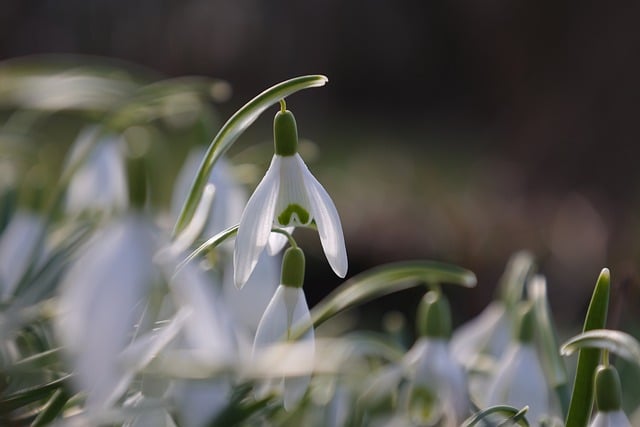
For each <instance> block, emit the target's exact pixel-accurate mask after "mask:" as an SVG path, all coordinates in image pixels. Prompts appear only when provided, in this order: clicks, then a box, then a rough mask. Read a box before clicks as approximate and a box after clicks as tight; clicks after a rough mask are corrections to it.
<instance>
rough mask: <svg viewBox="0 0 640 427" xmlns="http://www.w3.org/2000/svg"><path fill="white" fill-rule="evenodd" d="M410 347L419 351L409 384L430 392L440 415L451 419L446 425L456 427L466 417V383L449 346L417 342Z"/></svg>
mask: <svg viewBox="0 0 640 427" xmlns="http://www.w3.org/2000/svg"><path fill="white" fill-rule="evenodd" d="M414 347H417V348H419V349H420V351H419V355H420V358H419V359H418V360H417V361H416V363H415V365H414V366H415V371H414V374H413V375H414V376H413V384H414V385H417V386H421V387H424V388H426V389H428V390H431V391H432V392H434V394H435V395H437V396H438V398H439V399H440V404H441V405H442V410H443V413H445V414H447V415H451V416H452V419H449V421H450V424H452V425H460V424H461V423H462V421H463V420H464V419H465V418H466V417H467V416H468V412H469V398H468V396H467V381H466V376H465V374H464V371H463V369H462V366H460V365H458V363H457V362H456V361H455V360H454V359H453V357H452V355H451V353H450V351H449V343H448V342H447V341H445V340H442V339H428V338H420V339H419V340H418V341H417V342H416V344H415V345H414Z"/></svg>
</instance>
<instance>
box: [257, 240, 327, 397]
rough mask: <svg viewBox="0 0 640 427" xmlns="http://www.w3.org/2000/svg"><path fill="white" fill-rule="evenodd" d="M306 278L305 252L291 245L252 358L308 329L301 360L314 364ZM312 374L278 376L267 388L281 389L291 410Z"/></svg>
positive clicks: (302, 341) (299, 343)
mask: <svg viewBox="0 0 640 427" xmlns="http://www.w3.org/2000/svg"><path fill="white" fill-rule="evenodd" d="M303 281H304V253H303V252H302V250H301V249H300V248H297V247H296V248H289V249H287V251H286V252H285V254H284V257H283V261H282V276H281V279H280V285H279V286H278V288H277V289H276V292H275V294H274V295H273V298H272V299H271V302H270V303H269V306H268V307H267V309H266V310H265V312H264V315H263V316H262V319H261V320H260V324H259V325H258V330H257V331H256V336H255V339H254V342H253V357H254V358H259V357H260V355H261V352H263V351H265V350H267V349H268V348H269V347H270V346H273V345H277V344H278V343H282V342H286V341H290V340H293V339H294V338H295V337H292V333H293V331H295V330H297V328H299V327H300V328H307V327H308V329H307V330H306V332H305V333H304V334H303V335H302V336H301V337H300V339H299V340H298V341H297V343H296V345H297V346H298V350H299V352H300V357H301V358H303V359H304V360H300V362H305V363H307V364H308V363H311V361H312V360H313V358H314V355H315V335H314V332H313V328H312V327H310V325H311V314H310V312H309V306H308V305H307V301H306V299H305V296H304V291H303V290H302V283H303ZM310 379H311V378H310V375H309V374H306V375H300V376H295V377H294V376H290V377H286V378H277V379H273V380H272V381H270V382H269V384H267V385H266V386H265V387H263V392H264V391H269V390H272V389H274V388H275V389H281V391H282V393H283V397H284V407H285V409H286V410H290V409H292V408H293V407H295V405H297V403H298V402H299V401H300V400H301V399H302V397H303V395H304V393H305V391H306V390H307V387H308V386H309V382H310Z"/></svg>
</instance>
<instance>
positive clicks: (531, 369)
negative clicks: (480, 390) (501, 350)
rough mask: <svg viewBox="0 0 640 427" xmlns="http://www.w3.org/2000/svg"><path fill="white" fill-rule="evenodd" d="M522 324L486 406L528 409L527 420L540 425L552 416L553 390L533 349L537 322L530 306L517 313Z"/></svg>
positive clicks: (505, 356) (490, 385)
mask: <svg viewBox="0 0 640 427" xmlns="http://www.w3.org/2000/svg"><path fill="white" fill-rule="evenodd" d="M518 315H519V317H518V319H519V324H518V327H517V328H516V333H515V335H514V342H512V343H511V345H510V346H509V348H508V349H507V352H506V353H505V354H504V356H503V357H502V358H501V359H500V362H499V364H498V370H497V371H496V373H495V374H494V376H493V378H492V379H491V381H490V384H489V387H488V391H487V398H486V402H485V405H486V406H493V405H511V406H513V407H516V408H522V407H524V406H527V405H528V406H529V411H528V412H527V418H528V419H529V420H530V421H532V422H533V423H535V424H538V423H539V422H540V421H541V420H542V419H543V418H544V417H548V416H550V415H551V414H550V410H551V407H550V399H551V396H550V387H549V385H548V383H547V380H546V378H545V375H544V371H543V369H542V365H541V363H540V359H539V357H538V354H537V352H536V348H535V346H534V333H535V320H534V313H533V309H532V307H531V305H530V304H527V303H524V304H523V305H522V306H521V307H520V312H519V313H518Z"/></svg>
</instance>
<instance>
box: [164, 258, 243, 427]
mask: <svg viewBox="0 0 640 427" xmlns="http://www.w3.org/2000/svg"><path fill="white" fill-rule="evenodd" d="M170 288H171V293H172V295H173V298H174V299H175V302H176V306H177V307H178V309H179V310H185V311H187V313H188V314H187V318H186V322H185V325H184V327H183V330H182V334H181V336H180V337H179V339H178V340H177V342H176V343H175V345H174V346H173V350H178V351H180V350H185V351H186V354H188V359H185V361H187V363H190V364H192V365H195V366H200V367H203V368H205V369H206V368H207V367H209V368H210V369H207V370H208V371H209V372H217V373H218V374H217V375H215V376H212V377H210V378H203V379H184V380H175V381H174V382H173V384H172V385H171V387H170V389H169V392H168V397H169V398H170V399H171V400H172V401H173V402H174V403H175V407H176V409H177V413H178V417H179V418H178V419H179V421H180V422H179V424H180V425H181V426H186V427H205V426H208V425H210V423H211V421H212V420H213V419H214V418H215V417H216V416H217V415H218V414H219V413H220V411H222V409H224V408H225V406H226V405H227V404H228V403H229V400H230V397H231V392H232V381H231V377H230V376H229V375H227V372H230V371H232V370H233V368H234V365H235V364H236V363H240V362H241V361H242V360H243V356H242V354H239V351H238V346H237V342H236V338H237V334H242V331H240V330H238V328H237V327H236V326H235V324H234V321H233V319H232V318H231V316H230V313H229V311H228V307H227V306H226V305H225V303H224V300H223V299H222V296H221V295H220V292H219V288H220V286H219V284H218V283H216V280H215V276H213V275H211V274H207V273H206V272H204V271H202V270H199V269H197V268H196V267H195V266H194V265H193V264H188V265H186V266H185V267H184V268H182V269H181V270H179V271H178V273H176V274H175V276H174V277H172V279H171V281H170Z"/></svg>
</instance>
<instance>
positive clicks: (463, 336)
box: [451, 301, 511, 369]
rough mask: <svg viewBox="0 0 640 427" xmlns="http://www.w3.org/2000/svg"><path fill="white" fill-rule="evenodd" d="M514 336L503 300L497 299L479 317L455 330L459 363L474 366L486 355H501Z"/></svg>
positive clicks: (469, 366)
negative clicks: (512, 335)
mask: <svg viewBox="0 0 640 427" xmlns="http://www.w3.org/2000/svg"><path fill="white" fill-rule="evenodd" d="M510 337H511V320H510V318H509V314H508V313H507V310H506V307H505V305H504V303H503V302H501V301H493V302H492V303H491V304H489V305H488V306H487V307H486V308H485V309H484V310H483V311H482V313H480V314H479V315H478V316H476V317H475V318H473V319H471V320H470V321H468V322H467V323H465V324H463V325H462V326H460V327H459V328H457V329H456V331H455V332H454V333H453V337H452V338H451V350H452V353H453V354H454V355H455V357H456V359H457V360H458V362H460V363H461V364H462V365H463V366H465V367H466V368H468V369H470V368H473V367H474V366H475V365H476V364H477V363H478V362H479V358H482V357H483V355H487V356H490V357H491V358H498V357H499V356H500V355H501V354H503V353H504V350H505V349H506V348H507V346H508V344H509V340H510Z"/></svg>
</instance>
